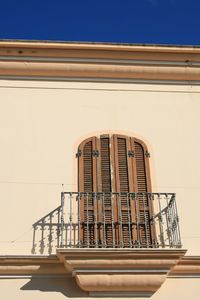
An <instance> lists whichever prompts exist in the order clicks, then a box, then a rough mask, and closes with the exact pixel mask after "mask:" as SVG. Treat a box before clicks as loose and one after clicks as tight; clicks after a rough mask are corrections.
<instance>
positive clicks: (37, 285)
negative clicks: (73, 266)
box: [21, 276, 88, 298]
mask: <svg viewBox="0 0 200 300" xmlns="http://www.w3.org/2000/svg"><path fill="white" fill-rule="evenodd" d="M21 290H23V291H35V290H37V291H41V292H56V293H61V294H63V295H64V296H65V297H72V298H73V297H88V294H87V293H85V292H83V291H81V289H80V288H79V287H78V285H77V284H76V282H75V280H74V278H72V277H68V276H63V277H60V276H59V277H57V278H56V277H55V276H54V277H46V278H45V277H43V278H41V277H36V276H35V277H34V276H33V277H32V278H31V280H30V281H29V282H28V283H26V284H25V285H24V286H22V287H21Z"/></svg>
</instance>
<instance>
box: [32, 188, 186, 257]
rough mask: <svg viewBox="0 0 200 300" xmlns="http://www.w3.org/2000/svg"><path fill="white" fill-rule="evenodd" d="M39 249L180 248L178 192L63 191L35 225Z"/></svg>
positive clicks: (50, 251)
mask: <svg viewBox="0 0 200 300" xmlns="http://www.w3.org/2000/svg"><path fill="white" fill-rule="evenodd" d="M33 227H34V236H33V253H36V249H39V252H40V253H44V252H45V249H48V253H52V252H54V250H55V249H56V248H57V247H61V248H158V247H161V248H179V247H181V238H180V229H179V218H178V214H177V206H176V200H175V194H173V193H80V192H79V193H72V192H62V193H61V206H59V207H58V208H57V209H55V210H54V211H52V212H51V213H50V214H48V215H46V216H45V217H43V218H42V219H40V220H39V221H38V222H36V223H35V224H34V225H33Z"/></svg>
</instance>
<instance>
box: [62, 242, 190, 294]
mask: <svg viewBox="0 0 200 300" xmlns="http://www.w3.org/2000/svg"><path fill="white" fill-rule="evenodd" d="M185 253H186V250H183V249H175V250H174V249H168V250H165V249H100V248H98V249H91V248H90V249H80V248H79V249H57V256H58V258H59V259H60V261H62V262H63V263H64V265H65V268H66V269H67V271H68V272H71V274H72V276H74V277H75V280H76V282H77V284H78V286H79V287H80V288H81V289H82V290H83V291H87V292H89V293H90V295H93V296H140V297H141V296H143V297H149V296H151V295H152V294H153V293H155V292H156V291H157V290H158V289H159V288H160V287H161V285H162V284H163V283H164V281H165V279H166V277H167V276H168V274H169V273H170V272H171V271H172V269H173V268H174V267H175V266H176V265H177V264H178V263H179V261H180V259H181V258H182V257H183V256H184V255H185Z"/></svg>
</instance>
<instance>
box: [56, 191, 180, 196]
mask: <svg viewBox="0 0 200 300" xmlns="http://www.w3.org/2000/svg"><path fill="white" fill-rule="evenodd" d="M61 194H67V195H133V196H134V195H148V196H151V195H156V196H175V195H176V194H175V193H168V192H167V193H165V192H161V193H159V192H152V193H150V192H61Z"/></svg>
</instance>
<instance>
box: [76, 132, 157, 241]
mask: <svg viewBox="0 0 200 300" xmlns="http://www.w3.org/2000/svg"><path fill="white" fill-rule="evenodd" d="M79 152H80V153H81V155H80V156H79V163H78V166H79V191H80V192H86V193H92V192H94V193H95V192H103V193H104V194H103V196H102V195H100V196H98V198H97V196H94V195H93V196H92V194H89V195H85V196H84V201H81V203H82V206H81V223H82V234H81V236H82V243H83V244H84V245H85V246H87V245H89V246H90V247H92V246H95V245H96V246H97V245H98V247H103V246H106V247H130V246H131V247H136V246H138V242H139V243H140V246H142V247H147V246H149V245H152V242H153V241H152V239H153V228H152V225H151V221H150V219H151V215H152V212H151V211H152V207H151V201H150V199H149V197H148V196H147V195H146V193H147V192H148V193H150V192H151V181H150V171H149V161H148V160H149V154H148V150H147V147H146V145H145V144H144V143H143V142H142V141H140V140H138V139H136V138H133V137H127V136H124V135H116V134H115V135H112V136H109V135H101V136H100V138H97V137H91V138H89V139H87V140H85V141H83V142H82V143H81V145H80V146H79ZM111 192H112V193H116V194H114V195H111ZM135 192H136V193H144V194H143V195H141V194H139V195H138V196H137V201H134V199H133V195H134V194H131V193H135ZM136 218H137V220H136ZM88 240H89V243H88Z"/></svg>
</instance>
